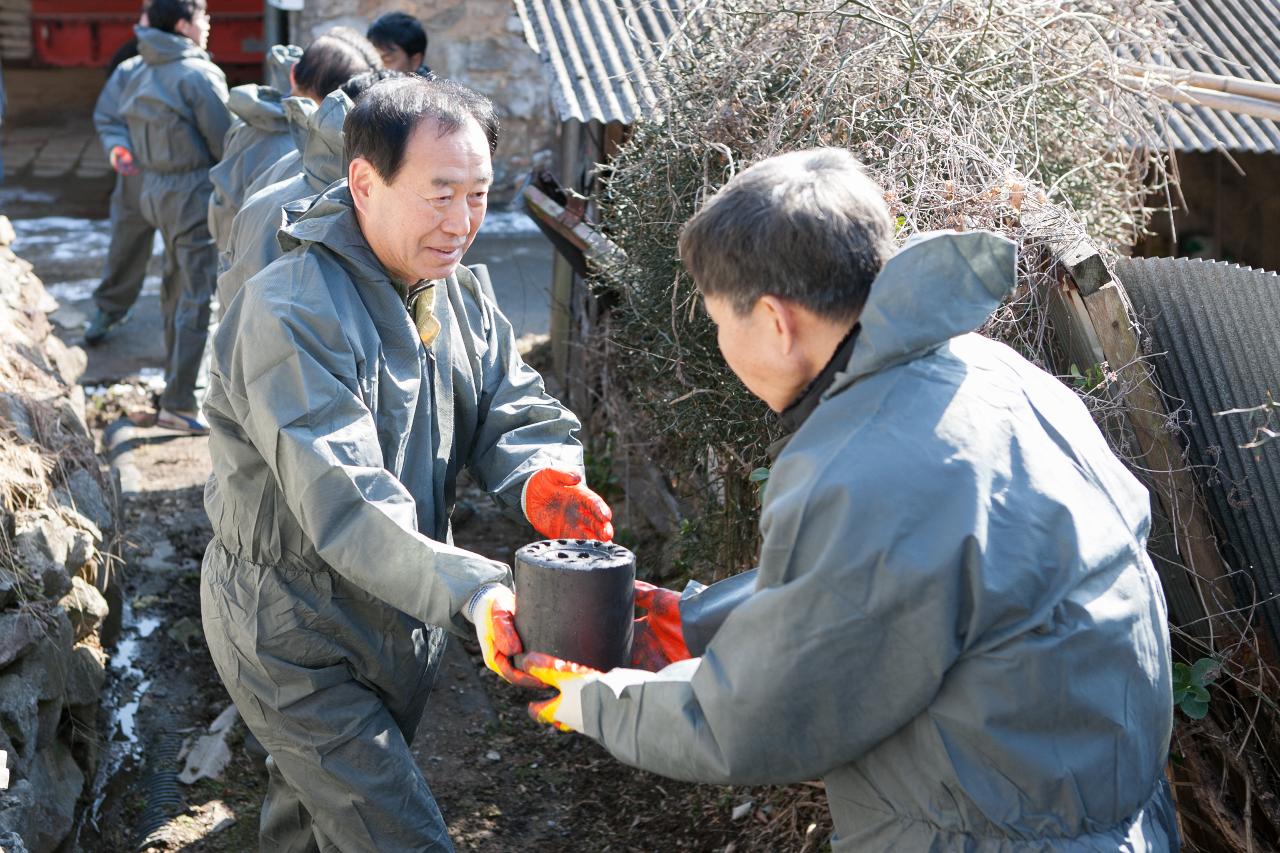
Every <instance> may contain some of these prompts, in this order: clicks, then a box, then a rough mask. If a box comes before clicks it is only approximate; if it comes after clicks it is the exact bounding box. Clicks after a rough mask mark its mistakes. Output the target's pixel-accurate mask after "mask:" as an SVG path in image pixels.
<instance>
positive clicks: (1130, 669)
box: [582, 232, 1178, 853]
mask: <svg viewBox="0 0 1280 853" xmlns="http://www.w3.org/2000/svg"><path fill="white" fill-rule="evenodd" d="M1013 281H1014V249H1013V246H1012V244H1010V243H1008V242H1007V241H1005V240H1003V239H1002V238H999V237H997V236H995V235H992V234H986V233H980V232H978V233H968V234H951V233H946V234H937V235H929V236H926V237H924V238H922V239H919V240H917V241H914V242H912V243H910V244H908V246H907V247H906V248H904V249H903V250H902V251H901V252H900V253H898V254H897V255H896V256H895V257H894V258H892V259H891V260H890V261H889V263H888V264H887V265H886V266H885V268H884V270H883V271H882V273H881V275H880V276H879V278H877V280H876V282H875V284H874V285H873V286H872V289H871V294H870V297H869V301H868V302H867V305H866V307H865V309H864V311H863V313H862V315H861V319H860V323H861V329H860V332H859V333H858V337H857V338H856V340H855V341H854V343H853V346H852V348H851V353H852V354H851V355H850V356H849V358H848V360H847V361H846V362H845V363H844V364H843V365H840V369H839V370H838V371H836V372H834V375H833V377H832V378H831V381H830V384H829V385H828V386H827V387H826V388H825V390H823V389H819V392H820V394H821V396H820V401H819V402H817V405H816V408H814V409H813V410H812V413H811V414H809V416H808V418H807V419H806V420H804V422H803V424H802V425H801V426H800V427H799V429H798V430H797V431H796V432H795V434H794V435H793V436H792V438H791V439H790V442H789V443H788V444H787V445H786V446H785V448H784V449H783V450H782V451H781V453H780V455H779V456H778V457H777V459H776V461H775V462H774V464H773V466H772V469H771V473H770V477H769V480H768V485H767V486H766V488H765V490H764V505H763V508H762V516H761V521H760V529H761V533H762V535H763V544H762V547H761V552H760V565H759V574H758V577H757V581H756V588H755V591H754V593H753V594H751V595H750V596H749V597H747V598H746V600H745V601H742V602H741V603H740V604H738V606H737V607H736V608H734V609H733V610H732V611H731V612H730V613H729V614H728V617H727V618H726V619H725V620H724V622H723V624H722V625H721V626H720V628H719V630H717V631H716V632H715V633H714V635H713V636H712V637H711V640H710V643H709V644H708V646H707V648H706V649H705V650H704V651H703V654H702V656H701V657H698V658H694V659H692V660H688V661H683V662H679V663H676V664H672V665H671V666H669V667H667V668H666V669H665V670H663V671H662V672H660V673H657V674H656V675H653V676H651V677H650V678H651V679H652V680H649V681H646V682H644V683H639V684H631V685H629V686H623V687H621V688H620V689H619V690H617V691H615V689H614V688H613V687H611V686H609V685H608V684H604V683H596V684H589V685H587V686H586V687H585V688H584V689H583V692H582V713H583V724H584V727H585V733H586V734H587V735H589V736H590V737H592V738H594V739H596V740H597V741H599V742H600V743H601V744H603V745H604V746H605V748H607V749H608V750H609V751H610V752H611V753H613V755H615V756H616V757H617V758H619V759H621V760H622V761H624V762H626V763H628V764H631V765H634V766H637V767H641V768H644V769H647V770H651V771H653V772H656V773H661V774H663V775H666V776H671V777H674V778H677V779H686V780H691V781H699V782H714V783H732V784H748V785H749V784H763V783H788V782H798V781H801V780H808V779H816V778H819V777H821V778H823V779H824V780H825V782H826V790H827V795H828V797H829V800H830V806H831V811H832V816H833V817H834V819H835V825H836V838H835V839H833V842H832V846H833V849H834V850H836V851H841V853H843V851H855V850H856V851H864V850H866V851H870V850H904V851H906V850H909V851H917V850H920V851H923V850H931V851H966V853H1015V851H1016V852H1017V853H1022V851H1033V850H1034V851H1039V850H1054V851H1072V852H1073V853H1074V851H1079V853H1084V851H1100V850H1113V851H1119V850H1124V851H1134V853H1141V851H1160V853H1163V851H1168V850H1171V849H1177V846H1178V842H1177V830H1176V825H1175V819H1174V812H1173V805H1172V801H1171V799H1170V795H1169V790H1168V787H1167V784H1166V782H1165V779H1164V773H1163V768H1164V765H1165V762H1166V760H1167V758H1168V750H1169V737H1170V731H1171V727H1172V713H1173V711H1172V692H1171V683H1170V682H1171V675H1170V672H1171V665H1170V657H1169V635H1168V628H1167V625H1166V621H1165V620H1166V614H1165V604H1164V597H1163V593H1162V591H1161V588H1160V583H1159V580H1158V578H1157V576H1156V573H1155V571H1154V569H1153V568H1152V565H1151V562H1150V560H1149V559H1148V557H1147V552H1146V538H1147V532H1148V526H1149V522H1150V515H1149V513H1150V509H1149V501H1148V496H1147V493H1146V491H1145V490H1144V489H1143V488H1142V486H1141V485H1140V484H1139V483H1138V482H1137V480H1135V479H1134V477H1133V476H1132V475H1131V474H1130V473H1129V472H1128V471H1127V470H1126V469H1125V467H1124V466H1123V465H1122V464H1121V463H1120V462H1119V460H1117V459H1116V457H1115V456H1114V455H1113V454H1112V452H1111V450H1110V449H1109V448H1108V447H1107V444H1106V442H1105V440H1104V439H1103V437H1102V435H1101V433H1100V432H1099V431H1098V429H1097V427H1096V426H1095V425H1094V423H1093V421H1092V419H1091V418H1090V416H1089V413H1088V411H1087V410H1086V409H1085V407H1084V405H1083V404H1082V403H1081V402H1080V400H1079V399H1078V398H1077V397H1076V396H1075V395H1074V394H1073V393H1072V392H1071V391H1070V390H1069V389H1067V388H1066V387H1065V386H1063V385H1062V384H1061V383H1060V382H1058V381H1057V380H1056V379H1054V378H1053V377H1051V376H1049V375H1048V374H1046V373H1044V372H1042V371H1040V370H1038V369H1037V368H1035V367H1034V366H1032V365H1031V364H1030V363H1029V362H1027V361H1026V360H1024V359H1023V358H1021V357H1020V356H1018V355H1017V354H1016V353H1014V352H1013V350H1011V349H1009V348H1008V347H1005V346H1003V345H1002V344H999V343H996V342H993V341H990V340H988V339H986V338H983V337H980V336H978V335H976V334H972V330H973V329H975V328H977V327H978V326H979V325H981V324H982V322H983V321H984V320H985V319H986V317H987V316H988V315H989V314H990V312H991V311H993V310H994V309H995V308H996V307H997V306H998V305H999V303H1000V301H1001V299H1002V298H1003V297H1004V296H1005V295H1006V294H1007V293H1008V291H1009V289H1010V288H1011V286H1012V285H1013ZM714 589H715V587H714V586H713V587H711V588H710V589H709V590H707V592H710V591H711V590H714ZM686 603H687V602H686ZM683 609H684V607H683V606H682V612H683ZM615 674H623V675H625V671H623V672H615Z"/></svg>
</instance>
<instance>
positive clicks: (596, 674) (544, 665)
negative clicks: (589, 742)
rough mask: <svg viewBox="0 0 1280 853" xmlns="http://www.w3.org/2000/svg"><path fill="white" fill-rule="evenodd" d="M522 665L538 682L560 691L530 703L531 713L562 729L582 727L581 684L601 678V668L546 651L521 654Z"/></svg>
mask: <svg viewBox="0 0 1280 853" xmlns="http://www.w3.org/2000/svg"><path fill="white" fill-rule="evenodd" d="M519 664H520V668H521V669H522V670H524V671H525V672H527V673H528V674H529V675H530V676H532V677H533V678H535V679H536V680H537V681H538V682H539V686H542V685H546V686H547V687H554V688H555V689H556V690H558V691H560V692H559V693H557V694H556V695H555V696H553V697H551V698H550V699H543V700H541V701H539V702H530V703H529V716H530V717H532V718H533V719H534V721H535V722H538V723H547V724H549V725H552V726H555V727H556V728H557V729H559V730H560V731H562V732H580V731H582V688H584V687H586V686H587V685H588V684H590V683H592V682H593V681H596V680H597V679H599V678H600V675H601V673H600V670H598V669H592V668H591V667H589V666H583V665H582V664H580V663H574V662H572V661H567V660H561V659H560V658H558V657H553V656H552V655H548V654H544V653H543V652H530V653H529V654H527V655H524V656H523V657H521V658H520V661H519Z"/></svg>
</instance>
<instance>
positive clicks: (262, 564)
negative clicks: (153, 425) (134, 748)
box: [201, 76, 612, 853]
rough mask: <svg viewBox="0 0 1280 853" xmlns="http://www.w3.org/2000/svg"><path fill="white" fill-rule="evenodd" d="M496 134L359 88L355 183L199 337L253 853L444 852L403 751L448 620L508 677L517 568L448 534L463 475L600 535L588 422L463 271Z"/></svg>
mask: <svg viewBox="0 0 1280 853" xmlns="http://www.w3.org/2000/svg"><path fill="white" fill-rule="evenodd" d="M497 134H498V123H497V117H496V114H495V113H494V109H493V105H492V104H491V103H489V101H488V100H486V99H485V98H483V97H482V96H480V95H477V94H476V93H474V92H472V91H470V90H468V89H466V88H464V87H462V86H460V85H458V84H456V83H446V82H432V81H428V80H424V79H422V78H420V77H413V76H411V77H404V78H400V79H394V80H386V81H383V82H381V83H378V84H376V85H374V86H373V87H372V88H371V89H369V90H368V91H367V92H366V93H365V94H364V95H363V96H362V97H361V98H360V100H359V102H358V103H357V104H356V105H355V106H354V107H353V108H352V109H351V111H350V112H349V113H348V115H347V118H346V123H345V140H346V149H345V153H346V159H347V160H348V163H349V165H348V166H347V173H346V174H347V179H346V180H343V181H339V182H337V183H335V184H334V185H333V186H331V187H329V188H328V189H327V190H326V191H325V192H323V193H321V194H320V195H319V196H317V197H316V198H315V199H314V201H313V202H312V203H311V204H310V206H309V207H308V208H307V209H306V210H305V212H303V213H302V214H301V215H299V216H298V217H297V219H296V220H295V221H293V222H291V223H290V224H289V225H288V226H286V227H285V228H284V229H283V230H282V231H281V232H280V234H279V238H280V240H281V241H282V242H283V243H284V245H285V246H286V247H287V248H288V249H289V251H288V252H287V253H286V254H285V255H283V256H282V257H280V258H279V259H278V260H276V261H275V262H273V263H272V264H271V265H269V266H268V267H267V268H266V269H264V270H263V271H262V272H261V273H259V274H258V275H256V276H254V277H253V278H252V279H251V280H250V281H249V282H248V283H247V284H246V285H245V286H244V287H243V288H242V289H241V290H240V292H239V293H238V294H237V295H236V296H235V298H233V299H232V300H231V303H230V305H229V306H228V308H227V312H226V315H225V317H224V319H223V322H222V323H221V325H220V326H219V328H218V332H217V335H216V336H215V338H214V348H213V349H214V356H213V365H212V368H211V377H210V389H209V396H208V399H207V401H206V404H205V408H206V411H207V412H208V414H209V419H210V423H211V424H212V428H213V431H212V436H211V438H210V444H209V450H210V456H211V457H212V461H213V475H212V477H211V478H210V480H209V484H208V486H207V488H206V490H205V506H206V509H207V510H208V513H209V518H210V520H211V521H212V524H213V529H214V539H213V541H212V542H211V543H210V545H209V549H208V551H207V552H206V554H205V560H204V568H203V571H202V573H201V613H202V617H203V620H204V628H205V638H206V640H207V642H208V644H209V650H210V653H211V655H212V658H213V661H214V664H215V665H216V666H217V668H218V672H219V674H220V675H221V677H222V680H223V682H224V683H225V685H226V688H227V690H228V692H229V693H230V694H231V697H232V699H233V700H234V701H235V703H236V706H237V707H238V708H239V710H240V713H241V715H242V716H243V718H244V720H245V722H246V724H247V725H248V726H249V729H250V730H251V731H252V732H253V734H254V735H255V736H256V737H257V738H258V739H259V740H260V741H261V742H262V745H263V746H264V747H265V748H266V749H267V751H268V752H269V753H270V758H269V759H268V768H269V773H270V781H269V784H268V792H267V797H266V802H265V803H264V805H263V809H262V822H261V827H260V843H261V849H262V850H264V851H277V850H304V849H315V847H316V846H318V847H319V849H322V850H343V851H347V853H356V851H368V853H378V852H379V851H388V850H451V849H452V846H451V844H450V842H449V839H448V836H447V832H446V830H445V825H444V822H443V820H442V819H441V817H440V812H439V810H438V809H437V807H436V804H435V801H434V799H433V798H432V796H431V792H430V790H429V789H428V787H427V783H426V780H425V779H424V778H423V776H422V772H421V770H419V768H418V766H417V764H416V763H415V761H414V759H413V756H412V754H411V753H410V751H409V744H410V743H411V742H412V740H413V736H414V731H415V729H416V728H417V725H418V721H419V720H420V718H421V716H422V713H423V710H424V707H425V703H426V699H427V695H428V693H429V692H430V689H431V684H432V682H433V680H434V678H435V673H436V670H437V668H438V666H439V663H440V656H441V653H442V651H443V648H444V643H445V630H446V629H448V630H451V631H453V632H455V633H459V634H463V635H473V633H474V636H477V637H478V638H479V639H480V642H481V646H482V648H483V649H484V650H485V659H486V661H487V662H488V663H489V664H490V665H491V666H492V667H493V668H494V669H495V670H496V671H499V672H500V673H505V674H506V676H507V677H510V678H515V679H517V680H521V676H520V675H519V674H517V673H515V672H514V670H512V669H511V668H510V663H509V657H510V655H512V654H514V653H515V652H517V651H519V644H518V641H517V640H516V638H515V632H514V624H513V613H512V610H511V601H512V594H511V592H510V590H508V589H507V587H506V586H505V585H504V584H509V583H510V570H509V569H508V567H507V566H505V565H503V564H501V563H496V562H493V561H491V560H488V559H485V558H484V557H481V556H480V555H478V554H474V553H471V552H469V551H465V550H462V549H460V548H456V547H454V546H453V545H452V544H451V533H450V521H449V517H450V513H451V511H452V508H453V502H454V486H455V482H456V478H457V476H458V473H459V472H460V471H461V470H463V469H466V470H468V471H470V472H471V475H472V476H473V477H474V479H475V481H476V483H477V484H479V485H480V487H481V488H483V489H485V490H486V491H488V492H489V493H490V494H492V495H493V496H494V497H495V499H496V500H497V501H498V502H499V503H500V504H502V505H503V506H504V507H506V508H508V509H509V510H511V511H513V512H515V511H519V510H523V512H524V515H525V516H526V518H528V519H529V520H530V521H531V523H533V525H534V527H535V528H536V529H537V530H538V531H539V532H540V533H542V534H543V535H544V536H552V537H557V536H591V537H598V538H605V539H608V538H611V537H612V527H611V525H610V523H609V516H610V511H609V508H608V506H607V505H606V504H605V503H604V501H603V500H601V499H600V498H599V497H598V496H597V495H595V494H594V493H593V492H591V491H590V490H589V489H587V488H586V486H585V484H584V483H583V482H582V479H583V466H582V447H581V445H580V444H579V443H578V440H577V438H576V433H577V431H578V428H579V424H578V419H577V418H576V417H574V416H573V414H572V413H570V412H569V411H567V410H566V409H565V408H564V407H563V406H561V405H560V404H559V403H558V402H557V401H556V400H554V399H553V398H551V397H550V396H548V395H547V393H546V391H545V390H544V388H543V384H542V379H541V377H540V376H539V375H538V374H537V372H536V371H534V370H532V369H531V368H529V367H528V366H527V365H525V363H524V362H523V361H522V360H521V358H520V355H519V353H518V352H517V349H516V341H515V334H514V332H513V331H512V328H511V324H510V323H509V322H508V321H507V319H506V318H505V317H504V316H503V315H502V312H501V311H500V310H499V309H498V307H497V305H496V304H494V303H493V302H492V300H490V299H488V298H487V297H485V296H484V295H483V293H482V290H481V288H480V286H479V283H478V282H477V280H476V276H475V275H474V274H473V273H472V272H471V271H470V270H468V269H467V268H466V267H463V266H461V261H462V258H463V256H464V255H465V253H466V251H467V249H468V248H469V247H470V245H471V243H472V241H473V240H474V239H475V236H476V232H477V231H478V230H479V228H480V225H481V223H482V222H483V221H484V216H485V211H486V209H487V205H488V200H487V199H488V189H489V185H490V183H491V182H492V180H493V164H492V159H491V155H492V152H493V148H494V147H495V146H496V144H497V140H498V136H497ZM473 626H474V627H473Z"/></svg>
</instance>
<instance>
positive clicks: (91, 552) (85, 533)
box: [62, 512, 102, 576]
mask: <svg viewBox="0 0 1280 853" xmlns="http://www.w3.org/2000/svg"><path fill="white" fill-rule="evenodd" d="M72 515H73V516H75V517H76V519H75V520H78V521H80V522H83V526H81V525H76V526H73V527H72V528H71V547H70V548H68V549H67V559H66V562H64V563H63V564H62V565H63V568H65V569H66V570H67V574H68V575H69V576H71V575H76V574H79V572H80V569H81V568H83V567H84V566H86V565H88V564H89V563H90V562H92V561H93V560H95V559H96V558H97V556H98V549H97V548H95V547H93V543H94V542H95V541H98V540H101V539H102V534H100V533H98V532H97V525H95V524H94V523H93V522H92V521H89V519H87V518H81V517H80V515H79V513H76V512H72ZM86 527H89V528H92V530H93V532H90V531H89V530H86V529H85V528H86Z"/></svg>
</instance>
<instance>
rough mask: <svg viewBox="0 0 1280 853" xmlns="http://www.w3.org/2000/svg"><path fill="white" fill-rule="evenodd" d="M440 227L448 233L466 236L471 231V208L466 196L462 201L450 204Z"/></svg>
mask: <svg viewBox="0 0 1280 853" xmlns="http://www.w3.org/2000/svg"><path fill="white" fill-rule="evenodd" d="M440 227H441V228H442V229H443V230H444V232H445V233H446V234H453V235H455V236H460V237H465V236H466V235H467V234H469V233H470V232H471V209H470V208H469V207H468V205H467V199H466V197H465V196H464V197H463V198H462V199H461V203H457V202H455V203H453V204H451V205H449V209H448V211H447V212H446V213H445V216H444V222H443V223H442V224H441V226H440Z"/></svg>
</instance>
